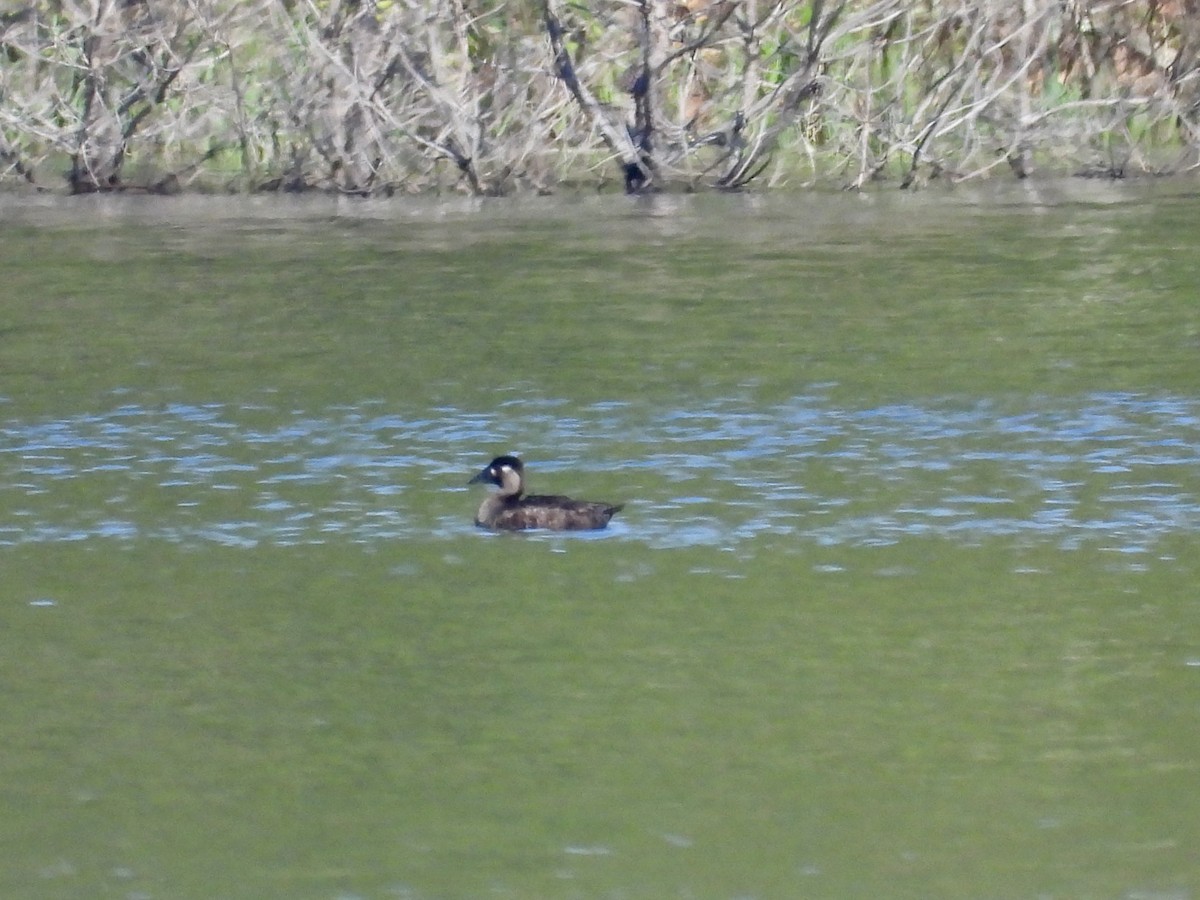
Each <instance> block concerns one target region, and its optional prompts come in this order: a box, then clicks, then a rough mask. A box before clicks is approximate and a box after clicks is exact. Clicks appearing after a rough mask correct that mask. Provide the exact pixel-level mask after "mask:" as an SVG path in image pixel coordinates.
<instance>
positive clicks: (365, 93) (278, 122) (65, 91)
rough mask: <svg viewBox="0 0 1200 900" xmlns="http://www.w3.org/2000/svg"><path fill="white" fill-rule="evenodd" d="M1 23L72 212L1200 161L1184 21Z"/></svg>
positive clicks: (746, 5) (726, 7)
mask: <svg viewBox="0 0 1200 900" xmlns="http://www.w3.org/2000/svg"><path fill="white" fill-rule="evenodd" d="M0 10H3V11H0V62H2V63H3V64H2V65H0V177H2V178H3V179H4V180H6V181H8V182H9V183H14V182H16V183H27V184H29V185H32V186H34V187H36V188H41V189H53V188H58V187H60V186H61V185H62V183H63V179H64V178H65V182H66V185H67V187H68V189H69V190H70V191H72V192H76V193H89V192H95V191H111V190H132V189H139V190H150V191H158V192H172V191H175V190H180V189H183V188H191V189H209V190H235V191H244V190H294V191H303V190H325V191H336V192H342V193H349V194H359V195H387V194H391V193H394V192H397V191H401V192H421V191H430V190H456V191H465V192H468V193H471V194H476V195H490V194H509V193H516V192H522V191H550V190H554V189H555V188H556V187H559V186H561V185H563V184H564V183H571V184H591V185H595V186H597V187H605V186H606V185H609V184H614V183H615V184H623V185H624V186H625V187H626V189H630V190H641V189H648V188H654V189H657V188H662V187H682V188H686V189H706V188H708V189H711V188H717V189H721V188H725V189H728V188H738V187H741V186H744V185H746V184H747V183H749V182H751V181H754V180H756V179H757V180H758V181H760V182H763V183H766V184H769V185H784V184H791V185H795V184H799V183H809V182H817V181H821V182H830V183H836V184H841V185H844V186H851V187H861V186H863V185H865V184H867V183H868V182H870V181H874V180H888V181H892V182H894V183H896V184H899V185H901V186H905V187H907V186H910V185H914V184H920V183H922V182H924V181H926V180H928V179H931V178H948V179H952V180H962V179H970V178H980V177H985V176H987V175H990V174H994V173H998V172H1000V173H1003V172H1010V173H1013V174H1015V175H1016V176H1017V177H1024V176H1025V175H1027V174H1029V173H1030V172H1031V171H1033V170H1034V169H1035V168H1042V169H1049V170H1052V171H1058V172H1071V173H1078V174H1089V175H1105V176H1109V177H1121V176H1123V175H1125V174H1129V173H1134V172H1155V173H1164V172H1178V171H1182V170H1185V169H1190V168H1193V167H1195V166H1196V165H1197V145H1198V143H1200V121H1198V116H1197V110H1198V109H1200V78H1198V77H1197V76H1198V74H1200V67H1198V65H1197V52H1198V48H1200V21H1198V20H1197V19H1196V17H1195V16H1194V15H1189V14H1188V13H1187V12H1185V10H1184V4H1180V3H1175V2H1161V0H1130V2H1126V3H1120V4H1093V3H1085V2H1080V0H1070V2H1065V3H1064V2H1060V0H1022V2H1020V3H1014V2H1010V0H929V2H925V3H920V4H910V3H899V2H896V0H838V2H831V0H671V2H668V0H604V2H595V3H588V4H581V3H571V4H568V3H566V2H563V0H540V2H537V3H528V4H526V3H509V2H503V0H426V2H418V0H408V2H396V0H125V2H119V3H118V2H101V3H95V2H88V0H34V2H31V3H27V4H24V5H21V6H20V7H17V8H14V7H12V6H8V7H7V8H5V7H0Z"/></svg>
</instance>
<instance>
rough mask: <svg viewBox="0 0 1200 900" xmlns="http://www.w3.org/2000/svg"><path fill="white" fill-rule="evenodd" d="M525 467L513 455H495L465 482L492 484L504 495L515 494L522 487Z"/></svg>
mask: <svg viewBox="0 0 1200 900" xmlns="http://www.w3.org/2000/svg"><path fill="white" fill-rule="evenodd" d="M524 477H525V467H524V466H522V465H521V461H520V460H519V459H517V458H516V457H515V456H497V457H496V458H495V459H493V460H492V461H491V462H490V463H488V465H487V468H485V469H484V470H483V471H482V472H480V473H479V474H478V475H476V476H475V477H474V478H472V479H471V480H470V481H468V482H467V484H479V483H480V482H483V483H485V484H494V485H496V487H498V488H500V493H501V494H503V495H505V496H510V495H511V496H514V497H515V496H517V495H518V494H520V493H521V491H522V490H523V489H524Z"/></svg>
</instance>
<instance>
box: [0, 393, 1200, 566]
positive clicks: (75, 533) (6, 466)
mask: <svg viewBox="0 0 1200 900" xmlns="http://www.w3.org/2000/svg"><path fill="white" fill-rule="evenodd" d="M1035 402H1036V401H1035ZM1046 402H1047V403H1048V405H1047V406H1044V407H1035V406H1030V407H1027V408H1016V409H1014V408H1001V407H1000V406H998V405H996V404H995V403H992V402H987V403H980V404H979V405H976V406H971V407H968V408H963V407H962V406H961V405H958V406H955V405H953V404H950V403H947V404H945V405H944V406H938V405H932V406H917V405H896V406H886V407H881V408H875V409H845V408H837V407H834V406H832V405H831V404H830V403H829V402H828V400H827V399H826V398H824V397H823V396H822V395H821V394H820V393H819V392H816V393H813V394H810V395H805V396H801V397H798V398H796V399H794V400H793V401H792V402H790V403H788V404H784V405H780V406H777V407H772V408H759V407H755V406H753V405H751V404H748V403H745V402H742V401H734V400H726V401H721V402H719V403H716V404H713V405H710V406H708V407H705V408H698V409H676V410H668V411H663V410H645V409H639V408H638V407H636V406H635V405H633V404H623V403H602V404H595V405H593V406H590V407H588V408H585V409H581V410H573V411H569V410H568V409H567V408H566V406H565V404H562V403H559V402H555V401H545V400H542V401H537V400H528V401H525V400H514V401H511V402H510V403H508V404H506V406H505V408H504V409H503V410H502V415H501V414H497V415H484V414H480V413H474V412H467V411H462V410H456V409H446V408H444V409H439V410H435V411H434V413H433V415H432V416H428V417H422V418H406V417H403V416H400V415H395V414H390V413H389V412H388V411H387V410H386V408H385V407H384V405H383V404H382V403H377V402H371V403H364V404H361V405H360V406H358V407H355V408H344V407H343V408H334V409H328V410H325V411H324V412H322V413H320V414H306V413H302V412H288V411H286V410H282V411H281V410H279V409H276V408H273V407H272V406H271V405H270V404H264V405H262V406H249V405H243V406H224V405H219V404H216V405H205V406H188V405H177V406H169V407H165V408H161V409H146V408H142V407H140V406H122V407H119V408H116V409H114V410H113V411H111V412H109V413H105V414H97V415H86V416H75V417H71V418H68V419H63V420H58V421H42V422H19V421H10V422H8V423H6V424H5V425H4V426H3V427H2V428H0V435H3V443H2V445H0V498H3V505H2V507H0V509H3V510H4V513H3V518H2V519H0V544H4V545H13V544H20V543H26V542H47V541H79V540H86V539H90V538H110V539H116V540H131V539H160V540H168V541H176V542H182V543H206V542H216V543H222V544H234V545H247V546H250V545H255V544H258V543H260V542H265V543H273V544H281V545H283V544H308V543H318V542H328V541H352V542H360V543H370V542H377V541H389V540H395V539H399V538H412V537H429V536H435V537H448V536H459V535H462V534H464V533H467V532H470V531H472V527H471V525H470V521H471V513H472V511H473V509H474V506H475V504H476V502H477V500H478V497H477V496H475V495H473V494H470V493H468V491H467V489H466V488H465V486H464V482H465V481H466V478H467V476H468V475H469V474H470V473H471V472H472V471H474V470H475V469H476V468H477V467H478V465H479V463H480V459H481V458H483V457H484V456H487V455H488V454H489V453H491V452H492V451H493V450H498V449H511V450H514V451H518V452H526V453H528V454H529V456H530V457H531V458H532V459H536V460H537V461H538V462H537V466H536V469H535V471H536V475H535V476H534V477H535V478H537V479H539V480H538V485H537V487H538V488H544V489H546V490H563V491H571V492H577V493H581V494H583V493H591V492H593V489H594V491H595V492H603V494H604V495H605V496H608V495H612V497H613V499H617V500H625V501H628V503H629V505H628V507H627V510H626V512H625V514H624V515H623V518H622V519H621V520H619V521H618V523H615V524H614V526H613V528H612V529H610V532H608V533H607V538H608V539H615V540H628V541H638V542H643V543H645V544H647V545H649V546H651V547H673V546H697V545H699V546H713V547H718V548H723V549H731V550H735V551H736V550H737V549H738V547H739V545H740V544H742V543H743V542H745V541H746V540H747V539H750V538H762V537H766V538H768V539H770V538H776V539H778V540H777V542H778V543H779V544H783V543H790V544H796V543H803V542H816V543H819V544H823V545H831V544H852V545H871V544H884V543H891V542H894V541H897V540H899V539H900V538H902V537H903V536H911V535H934V536H940V537H944V538H950V539H955V540H958V541H962V542H976V541H980V540H982V539H984V538H987V537H989V536H996V535H1015V536H1027V537H1029V538H1031V539H1042V540H1049V541H1053V542H1056V543H1057V544H1059V545H1061V546H1064V547H1072V546H1075V545H1078V544H1079V543H1080V542H1082V541H1093V542H1098V543H1099V544H1100V545H1102V546H1106V547H1109V548H1111V549H1114V550H1120V551H1131V552H1132V551H1142V550H1146V549H1148V548H1149V547H1150V546H1151V545H1152V544H1153V543H1154V541H1155V540H1156V538H1158V537H1160V536H1163V535H1165V534H1167V533H1171V532H1177V531H1184V530H1190V529H1195V528H1197V527H1200V487H1198V486H1200V402H1198V401H1196V400H1193V399H1190V398H1186V399H1185V398H1180V397H1146V396H1134V395H1093V396H1088V397H1084V398H1080V399H1079V401H1078V403H1077V404H1074V405H1064V402H1063V401H1062V400H1054V401H1046ZM530 434H536V435H538V441H539V444H538V446H536V447H533V446H528V445H522V444H521V443H520V441H521V439H522V437H521V436H522V435H530ZM498 442H499V443H498ZM582 476H586V478H587V481H586V486H587V487H588V488H589V490H584V489H583V487H578V488H577V484H578V482H579V481H580V480H581V477H582Z"/></svg>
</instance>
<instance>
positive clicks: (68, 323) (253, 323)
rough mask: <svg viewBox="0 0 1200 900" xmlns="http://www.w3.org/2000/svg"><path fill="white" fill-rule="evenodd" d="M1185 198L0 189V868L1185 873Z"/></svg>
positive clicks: (78, 887)
mask: <svg viewBox="0 0 1200 900" xmlns="http://www.w3.org/2000/svg"><path fill="white" fill-rule="evenodd" d="M1195 204H1196V200H1195V197H1194V195H1193V193H1192V190H1191V186H1190V185H1189V184H1187V183H1181V182H1174V183H1162V184H1156V185H1128V186H1122V185H1116V186H1113V185H1096V184H1089V185H1076V184H1041V185H1032V186H1029V185H1027V186H1017V187H1013V186H1009V187H1005V188H986V189H983V190H980V191H977V192H974V193H971V192H956V193H945V194H938V193H934V192H928V193H925V194H920V195H913V196H908V195H879V196H867V197H858V196H850V195H804V196H793V197H765V198H764V197H756V196H752V195H746V196H724V197H690V198H676V197H659V198H645V199H641V200H629V199H627V198H575V199H571V198H564V199H555V198H551V199H546V200H544V201H537V202H534V201H522V202H502V203H491V202H488V203H462V204H453V203H446V204H428V203H416V202H408V201H404V202H392V203H386V204H383V203H378V204H377V203H364V204H355V203H345V202H334V201H328V200H319V201H309V200H300V201H294V202H293V201H287V200H274V199H272V200H270V201H247V200H239V201H238V202H237V203H235V204H233V205H229V204H228V203H227V202H225V201H219V200H215V199H213V198H164V199H156V200H154V201H152V202H148V201H139V200H136V199H128V198H77V199H76V200H72V201H70V202H66V201H63V200H61V199H54V200H22V199H17V198H12V197H7V198H3V199H2V200H0V208H3V211H4V217H3V221H4V223H5V224H4V225H3V226H0V227H2V228H3V230H4V240H3V241H2V242H0V259H2V260H3V267H4V271H5V275H6V277H5V284H4V285H2V286H0V298H2V301H3V309H4V311H5V312H4V323H3V324H2V325H0V567H2V570H3V573H4V577H3V582H2V584H0V635H2V636H0V642H3V648H4V652H3V654H0V677H3V679H4V683H5V685H6V694H7V697H8V700H7V703H6V713H5V716H4V717H3V724H0V738H2V739H3V742H4V746H5V748H6V751H5V754H4V758H3V760H2V761H0V766H2V769H0V776H2V778H0V783H3V785H4V789H3V790H4V793H5V799H6V808H7V809H8V810H9V811H10V812H9V815H7V816H5V817H4V820H3V821H4V824H3V825H0V863H2V864H0V892H3V894H4V896H11V897H38V898H44V897H79V896H116V897H127V898H133V897H139V898H143V897H213V896H221V897H247V898H249V897H263V896H281V897H327V898H345V897H409V898H434V897H437V898H441V897H494V896H511V897H531V896H534V897H618V896H619V897H647V898H661V897H729V898H732V897H759V898H769V897H794V896H811V897H846V896H892V897H922V898H925V897H931V896H1029V897H1051V896H1054V897H1057V896H1063V897H1078V896H1119V897H1172V898H1177V897H1191V896H1195V895H1196V893H1197V892H1198V891H1200V866H1198V865H1197V863H1196V862H1195V859H1196V853H1195V848H1196V846H1197V845H1198V843H1200V826H1198V825H1197V818H1196V816H1195V814H1194V807H1195V804H1194V802H1193V800H1192V799H1191V797H1192V794H1193V793H1194V786H1195V783H1196V778H1197V775H1198V769H1200V750H1197V743H1196V735H1197V733H1198V731H1197V729H1198V728H1200V721H1197V716H1198V714H1200V710H1198V708H1197V705H1196V703H1195V702H1194V701H1195V697H1196V692H1197V690H1198V689H1200V682H1198V679H1200V637H1197V636H1198V635H1200V602H1198V600H1200V598H1198V597H1197V594H1196V587H1195V586H1196V584H1198V583H1200V578H1198V576H1200V571H1198V570H1197V560H1198V559H1200V555H1198V553H1197V550H1198V549H1200V544H1198V538H1197V533H1198V526H1200V369H1198V368H1197V366H1196V360H1197V358H1200V357H1198V353H1200V307H1197V306H1196V304H1195V302H1194V295H1195V286H1196V285H1197V284H1200V271H1198V269H1200V263H1198V262H1197V261H1196V255H1195V253H1194V250H1193V248H1194V247H1195V246H1196V243H1197V240H1198V239H1200V234H1198V229H1197V226H1196V224H1195V215H1194V210H1195ZM502 452H519V453H521V454H522V455H524V456H525V458H526V459H527V461H528V464H529V471H530V477H531V478H532V479H534V487H535V489H537V490H544V491H549V492H568V493H572V494H576V495H579V496H584V497H588V498H594V499H605V500H611V501H624V502H625V503H626V504H627V506H626V509H625V510H624V511H623V512H622V514H621V515H620V516H619V517H618V519H617V520H616V521H615V523H614V526H613V527H612V528H611V529H609V530H608V531H606V532H602V533H596V534H591V535H546V534H540V535H539V534H534V535H522V536H512V535H499V536H496V535H488V534H484V533H482V532H479V531H478V530H476V529H475V528H473V527H472V526H471V524H470V523H471V515H472V512H473V510H474V508H475V506H476V505H477V504H478V502H479V499H480V496H479V493H478V492H476V491H475V490H474V489H468V488H467V486H466V484H465V482H466V480H467V479H468V478H469V477H470V476H471V474H473V473H474V472H475V471H477V470H478V468H479V467H480V466H482V465H483V464H484V463H486V462H487V461H488V459H490V457H491V456H493V455H496V454H498V453H502Z"/></svg>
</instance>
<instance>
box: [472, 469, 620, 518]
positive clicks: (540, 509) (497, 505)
mask: <svg viewBox="0 0 1200 900" xmlns="http://www.w3.org/2000/svg"><path fill="white" fill-rule="evenodd" d="M479 482H484V483H486V484H494V485H496V486H497V487H498V488H500V490H498V491H496V492H495V493H493V494H488V496H487V499H486V500H484V501H483V503H482V504H481V505H480V507H479V512H477V513H475V524H476V525H478V526H480V527H481V528H491V529H493V530H496V531H522V530H524V529H526V528H549V529H551V530H552V531H583V530H591V529H596V528H603V527H605V526H606V525H607V524H608V520H609V519H611V518H612V517H613V516H614V515H616V514H617V512H618V511H619V510H620V509H621V508H622V507H623V506H624V504H623V503H617V504H613V503H593V502H591V501H589V500H572V499H571V498H570V497H559V496H552V495H545V494H530V495H527V496H522V494H524V492H525V467H524V466H523V465H522V464H521V461H520V460H519V459H517V458H516V457H515V456H497V457H496V458H495V459H493V460H492V461H491V462H490V463H489V464H488V466H487V468H486V469H484V470H483V471H482V472H480V473H479V474H478V475H476V476H475V477H474V478H472V479H471V480H470V481H469V482H467V483H468V484H478V483H479Z"/></svg>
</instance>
